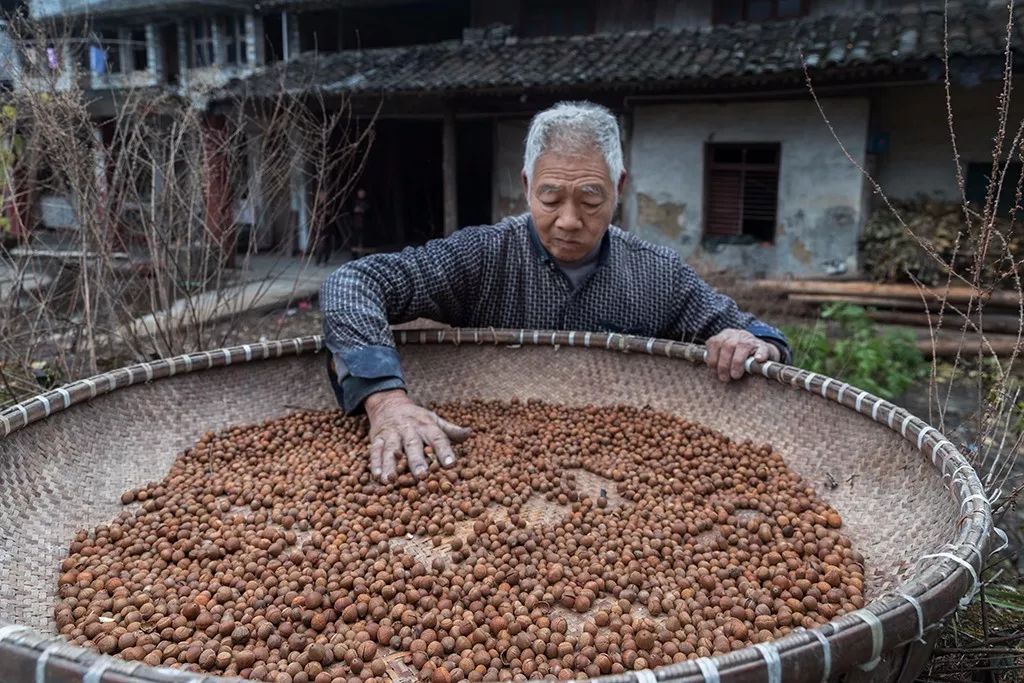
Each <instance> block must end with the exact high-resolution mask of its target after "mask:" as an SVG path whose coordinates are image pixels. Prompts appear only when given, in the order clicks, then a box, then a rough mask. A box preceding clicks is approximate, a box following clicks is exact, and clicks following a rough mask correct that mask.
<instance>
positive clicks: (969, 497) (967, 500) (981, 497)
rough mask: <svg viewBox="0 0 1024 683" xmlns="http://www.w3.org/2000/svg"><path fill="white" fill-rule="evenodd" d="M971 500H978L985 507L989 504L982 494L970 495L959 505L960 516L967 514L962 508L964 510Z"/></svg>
mask: <svg viewBox="0 0 1024 683" xmlns="http://www.w3.org/2000/svg"><path fill="white" fill-rule="evenodd" d="M954 476H955V473H954ZM972 500H980V501H981V502H983V503H985V504H986V505H988V504H989V502H988V498H986V497H985V495H984V494H982V493H972V494H971V495H969V496H967V497H966V498H964V500H963V502H962V503H960V514H964V513H966V512H967V511H966V510H965V509H964V508H966V507H967V504H968V503H970V502H971V501H972Z"/></svg>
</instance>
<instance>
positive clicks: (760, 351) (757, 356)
mask: <svg viewBox="0 0 1024 683" xmlns="http://www.w3.org/2000/svg"><path fill="white" fill-rule="evenodd" d="M754 360H756V361H757V362H758V363H763V362H765V361H766V360H768V345H767V344H758V345H757V351H755V352H754Z"/></svg>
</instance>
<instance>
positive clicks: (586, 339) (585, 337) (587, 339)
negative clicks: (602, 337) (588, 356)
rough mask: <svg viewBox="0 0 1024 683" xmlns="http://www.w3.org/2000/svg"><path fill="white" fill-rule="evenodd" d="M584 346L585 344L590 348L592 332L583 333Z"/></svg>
mask: <svg viewBox="0 0 1024 683" xmlns="http://www.w3.org/2000/svg"><path fill="white" fill-rule="evenodd" d="M583 346H585V347H586V348H588V349H589V348H590V333H589V332H584V333H583Z"/></svg>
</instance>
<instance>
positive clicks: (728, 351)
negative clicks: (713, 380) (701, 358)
mask: <svg viewBox="0 0 1024 683" xmlns="http://www.w3.org/2000/svg"><path fill="white" fill-rule="evenodd" d="M735 352H736V345H735V344H722V348H721V349H719V352H718V360H717V362H716V363H715V366H714V367H715V370H716V371H717V372H718V379H720V380H722V381H723V382H728V381H729V373H730V372H731V371H732V357H733V354H734V353H735Z"/></svg>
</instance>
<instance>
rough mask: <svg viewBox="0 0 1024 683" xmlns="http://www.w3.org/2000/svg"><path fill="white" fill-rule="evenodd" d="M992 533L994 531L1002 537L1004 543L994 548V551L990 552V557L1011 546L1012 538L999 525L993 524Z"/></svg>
mask: <svg viewBox="0 0 1024 683" xmlns="http://www.w3.org/2000/svg"><path fill="white" fill-rule="evenodd" d="M992 533H994V534H995V535H996V536H998V537H999V538H1001V539H1002V541H1003V544H1002V545H1001V546H999V547H998V548H996V549H995V550H993V551H992V552H990V553H989V556H990V557H991V556H992V555H995V554H996V553H1001V552H1003V551H1004V550H1006V549H1007V548H1009V547H1010V538H1009V537H1008V536H1007V535H1006V532H1005V531H1003V530H1002V529H1000V528H999V527H997V526H993V527H992Z"/></svg>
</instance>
